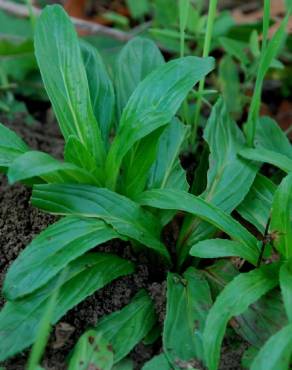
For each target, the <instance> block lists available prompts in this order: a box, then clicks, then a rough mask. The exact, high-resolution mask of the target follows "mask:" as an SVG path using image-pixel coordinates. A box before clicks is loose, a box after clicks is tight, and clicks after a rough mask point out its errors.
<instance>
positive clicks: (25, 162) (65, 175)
mask: <svg viewBox="0 0 292 370" xmlns="http://www.w3.org/2000/svg"><path fill="white" fill-rule="evenodd" d="M34 177H36V178H41V179H43V180H44V181H45V182H48V183H58V184H60V183H66V182H67V183H81V184H92V185H100V183H99V182H98V181H97V179H96V178H95V177H94V176H93V175H92V174H90V173H89V172H88V171H87V170H84V169H83V168H80V167H78V166H76V165H74V164H73V163H66V162H60V161H58V160H57V159H55V158H54V157H52V156H51V155H49V154H47V153H43V152H38V151H28V152H26V153H24V154H22V155H20V156H19V157H18V158H16V159H15V160H14V161H13V162H12V163H11V166H10V167H9V170H8V179H9V182H10V183H11V184H13V183H15V182H17V181H22V180H27V179H31V178H34Z"/></svg>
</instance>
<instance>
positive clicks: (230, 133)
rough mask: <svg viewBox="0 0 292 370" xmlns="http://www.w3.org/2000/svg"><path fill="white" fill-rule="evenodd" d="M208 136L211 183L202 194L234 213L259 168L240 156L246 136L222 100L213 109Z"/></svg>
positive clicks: (207, 130)
mask: <svg viewBox="0 0 292 370" xmlns="http://www.w3.org/2000/svg"><path fill="white" fill-rule="evenodd" d="M204 139H205V140H206V142H207V143H208V145H209V148H210V157H209V171H208V185H207V189H206V191H205V192H204V193H203V195H202V196H203V197H204V199H206V201H210V202H212V203H213V204H215V205H216V206H217V207H219V208H221V209H223V210H224V211H226V212H231V211H232V210H233V209H234V207H235V206H237V205H238V204H239V203H240V202H241V201H242V200H243V198H244V196H245V195H246V194H247V192H248V191H249V189H250V187H251V185H252V183H253V181H254V179H255V176H256V173H257V167H255V166H252V165H251V164H249V163H248V162H247V161H244V160H241V159H240V158H238V156H237V152H238V151H239V150H240V149H241V148H243V147H244V144H245V139H244V136H243V134H242V132H241V131H240V129H239V128H238V126H237V125H236V123H235V122H234V121H233V120H232V119H231V118H230V116H229V114H228V112H227V110H226V105H225V104H224V102H223V101H222V100H221V99H219V100H218V102H217V103H216V104H215V106H214V107H213V109H212V113H211V116H210V118H209V120H208V123H207V126H206V128H205V131H204Z"/></svg>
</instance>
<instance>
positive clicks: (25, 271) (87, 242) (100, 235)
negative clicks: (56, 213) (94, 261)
mask: <svg viewBox="0 0 292 370" xmlns="http://www.w3.org/2000/svg"><path fill="white" fill-rule="evenodd" d="M117 237H118V234H117V233H116V232H115V231H114V230H113V229H112V228H111V227H110V226H108V225H107V224H105V223H104V222H103V221H101V220H93V219H81V218H77V217H72V216H69V217H66V218H64V219H62V220H60V221H58V222H56V223H55V224H53V225H51V226H49V227H48V228H47V229H46V230H44V231H43V232H41V233H40V234H39V235H38V236H37V237H36V238H35V239H33V241H32V242H31V243H30V244H29V245H28V246H27V247H26V248H25V249H24V250H23V251H22V252H21V253H20V255H19V256H18V257H17V259H16V260H15V261H14V262H13V263H12V265H11V267H10V268H9V270H8V272H7V275H6V278H5V281H4V287H3V291H4V294H5V296H6V297H7V298H8V299H9V300H14V299H16V298H19V297H21V296H24V295H26V294H29V293H31V292H33V291H34V290H36V289H38V288H40V287H41V286H43V285H44V284H46V283H47V282H48V281H49V280H50V279H52V278H53V277H54V276H55V275H56V274H57V273H59V272H60V271H61V270H62V269H63V268H64V267H65V266H66V265H67V264H68V263H69V262H71V261H73V260H74V259H75V258H77V257H80V256H81V255H82V254H84V253H85V252H87V251H88V250H89V249H91V248H94V247H95V246H97V245H99V244H101V243H104V242H106V241H108V240H111V239H114V238H117Z"/></svg>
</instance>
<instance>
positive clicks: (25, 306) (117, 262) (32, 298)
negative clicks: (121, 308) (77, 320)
mask: <svg viewBox="0 0 292 370" xmlns="http://www.w3.org/2000/svg"><path fill="white" fill-rule="evenodd" d="M132 272H133V264H132V263H131V262H129V261H126V260H123V259H121V258H119V257H117V256H115V255H111V254H107V253H95V254H86V255H84V256H82V257H79V258H78V259H76V260H74V261H72V262H71V263H70V264H69V266H68V267H67V268H66V273H65V276H64V283H63V285H62V286H61V287H57V284H56V283H57V281H58V278H59V276H57V277H56V278H54V279H53V280H52V281H51V282H49V283H48V284H47V285H45V286H44V287H43V288H41V289H40V290H38V291H37V292H35V293H34V294H31V295H29V296H27V297H25V298H22V299H19V300H16V301H13V302H7V303H6V304H5V306H4V308H3V309H2V311H1V312H0V361H3V360H5V359H6V358H8V357H11V356H13V355H15V354H16V353H18V352H20V351H22V350H23V349H25V348H27V347H28V346H30V345H31V344H32V343H33V342H34V340H35V337H36V333H37V329H38V325H39V323H40V321H41V318H42V315H43V312H44V309H45V307H46V305H47V303H48V300H49V299H50V296H51V294H52V293H53V292H54V290H55V289H57V288H58V289H59V293H58V297H57V302H56V305H55V308H54V312H53V318H52V322H51V323H52V324H55V323H56V322H57V321H58V320H59V319H60V318H61V317H62V316H63V315H64V314H65V313H66V312H67V311H68V310H70V309H71V308H72V307H74V306H75V305H77V304H78V303H79V302H81V301H83V300H84V299H85V298H86V297H88V296H89V295H91V294H93V293H94V292H95V291H96V290H98V289H100V288H102V287H104V286H105V285H106V284H108V283H109V282H110V281H112V280H114V279H116V278H117V277H119V276H122V275H127V274H130V273H132Z"/></svg>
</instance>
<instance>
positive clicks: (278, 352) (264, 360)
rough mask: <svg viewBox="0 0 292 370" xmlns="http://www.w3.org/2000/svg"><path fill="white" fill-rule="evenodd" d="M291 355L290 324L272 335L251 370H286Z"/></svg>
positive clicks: (291, 327)
mask: <svg viewBox="0 0 292 370" xmlns="http://www.w3.org/2000/svg"><path fill="white" fill-rule="evenodd" d="M290 308H291V307H290ZM291 354H292V324H289V325H287V326H285V327H284V328H283V329H281V330H280V331H279V332H278V333H277V334H275V335H273V336H272V337H271V338H270V339H269V340H268V341H267V342H266V343H265V345H264V346H263V347H262V348H261V350H260V351H259V353H258V355H257V356H256V358H255V359H254V361H253V363H252V365H251V368H250V369H251V370H287V369H289V364H290V360H291Z"/></svg>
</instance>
